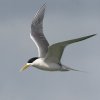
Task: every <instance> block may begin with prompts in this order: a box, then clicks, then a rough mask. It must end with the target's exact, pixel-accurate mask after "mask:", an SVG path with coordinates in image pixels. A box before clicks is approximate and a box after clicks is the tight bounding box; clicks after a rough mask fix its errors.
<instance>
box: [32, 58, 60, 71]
mask: <svg viewBox="0 0 100 100" xmlns="http://www.w3.org/2000/svg"><path fill="white" fill-rule="evenodd" d="M32 66H33V67H36V68H39V69H41V70H47V71H57V70H60V68H61V66H60V65H59V64H56V63H53V62H45V61H44V60H43V59H42V58H39V59H37V60H35V61H34V62H33V64H32Z"/></svg>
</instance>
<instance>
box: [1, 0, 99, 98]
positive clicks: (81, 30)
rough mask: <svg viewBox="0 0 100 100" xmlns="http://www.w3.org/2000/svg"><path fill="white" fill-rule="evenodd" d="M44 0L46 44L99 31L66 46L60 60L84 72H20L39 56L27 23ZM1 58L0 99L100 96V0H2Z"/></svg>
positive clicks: (31, 69) (33, 69)
mask: <svg viewBox="0 0 100 100" xmlns="http://www.w3.org/2000/svg"><path fill="white" fill-rule="evenodd" d="M45 1H46V3H47V8H46V14H45V18H44V34H45V36H46V38H47V39H48V41H49V42H50V44H52V43H55V42H59V41H64V40H67V39H72V38H77V37H80V36H85V35H90V34H95V33H97V35H96V36H95V37H92V38H90V39H88V40H85V41H82V42H79V43H75V44H73V45H70V46H68V47H67V48H66V49H65V51H64V54H63V57H62V60H61V61H62V63H63V64H65V65H67V66H69V67H72V68H75V69H79V70H83V71H86V72H88V73H80V72H74V71H70V72H46V71H41V70H38V69H36V68H29V69H27V70H26V71H24V72H21V73H20V72H19V70H20V68H21V67H22V66H23V65H24V64H25V63H26V62H27V60H28V59H29V58H31V57H34V56H37V48H36V46H35V44H34V43H33V42H32V40H31V39H30V37H29V34H30V25H31V21H32V18H33V15H34V14H35V13H36V11H37V10H38V9H39V8H40V7H41V6H42V5H43V4H44V3H45ZM0 62H1V63H0V66H1V67H0V100H100V0H0Z"/></svg>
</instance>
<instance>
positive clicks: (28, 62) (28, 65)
mask: <svg viewBox="0 0 100 100" xmlns="http://www.w3.org/2000/svg"><path fill="white" fill-rule="evenodd" d="M36 59H38V57H34V58H30V59H29V60H28V61H27V63H26V64H25V65H24V66H23V67H22V68H21V69H20V71H24V70H26V69H27V68H28V67H30V66H32V65H33V62H34V61H35V60H36Z"/></svg>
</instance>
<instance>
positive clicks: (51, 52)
mask: <svg viewBox="0 0 100 100" xmlns="http://www.w3.org/2000/svg"><path fill="white" fill-rule="evenodd" d="M95 35H96V34H93V35H89V36H85V37H81V38H77V39H72V40H68V41H64V42H59V43H56V44H53V45H51V46H49V49H48V53H47V55H46V57H45V60H46V61H52V62H56V63H59V62H60V59H61V56H62V53H63V51H64V48H65V47H66V46H67V45H69V44H72V43H75V42H79V41H82V40H85V39H88V38H90V37H92V36H95Z"/></svg>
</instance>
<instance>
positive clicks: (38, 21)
mask: <svg viewBox="0 0 100 100" xmlns="http://www.w3.org/2000/svg"><path fill="white" fill-rule="evenodd" d="M45 8H46V4H44V5H43V6H42V7H41V8H40V9H39V10H38V11H37V12H36V14H35V16H34V18H33V21H32V24H31V33H30V37H31V39H32V40H33V42H34V43H35V44H36V46H37V49H38V57H33V58H31V59H29V60H28V62H27V63H26V64H25V65H24V66H23V67H22V68H21V70H20V71H24V70H25V69H27V68H28V67H30V66H32V67H36V68H38V69H41V70H45V71H70V70H73V71H79V70H77V69H73V68H71V67H68V66H65V65H63V64H61V57H62V54H63V51H64V49H65V47H66V46H68V45H70V44H72V43H75V42H79V41H83V40H86V39H88V38H90V37H93V36H95V35H96V34H92V35H88V36H84V37H80V38H77V39H71V40H67V41H63V42H59V43H55V44H52V45H49V43H48V41H47V40H46V38H45V36H44V34H43V18H44V13H45Z"/></svg>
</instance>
